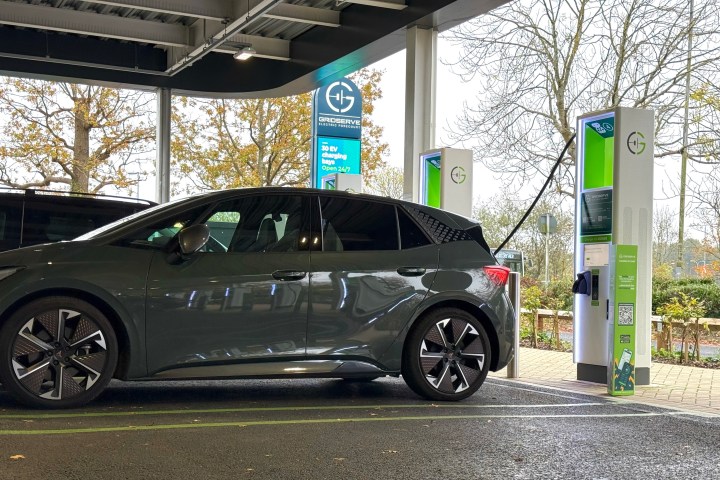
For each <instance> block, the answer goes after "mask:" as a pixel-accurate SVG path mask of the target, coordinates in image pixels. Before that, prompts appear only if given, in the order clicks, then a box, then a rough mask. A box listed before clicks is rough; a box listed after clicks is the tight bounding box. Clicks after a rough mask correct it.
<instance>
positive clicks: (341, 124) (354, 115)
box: [314, 78, 362, 138]
mask: <svg viewBox="0 0 720 480" xmlns="http://www.w3.org/2000/svg"><path fill="white" fill-rule="evenodd" d="M314 120H315V135H317V136H318V137H342V138H360V137H361V134H362V93H361V92H360V89H358V87H357V85H355V84H354V83H353V82H352V81H351V80H348V79H347V78H343V79H342V80H338V81H337V82H333V83H331V84H330V85H326V86H324V87H322V88H321V89H320V90H318V91H317V92H316V93H315V119H314Z"/></svg>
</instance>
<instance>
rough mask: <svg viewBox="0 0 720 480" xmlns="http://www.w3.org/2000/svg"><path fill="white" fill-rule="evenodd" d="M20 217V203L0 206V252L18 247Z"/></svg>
mask: <svg viewBox="0 0 720 480" xmlns="http://www.w3.org/2000/svg"><path fill="white" fill-rule="evenodd" d="M21 217H22V203H21V202H17V203H16V202H10V204H6V205H2V206H0V251H2V250H10V249H12V248H17V247H18V246H20V224H21V221H20V219H21Z"/></svg>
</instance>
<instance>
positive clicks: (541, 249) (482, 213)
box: [473, 193, 574, 280]
mask: <svg viewBox="0 0 720 480" xmlns="http://www.w3.org/2000/svg"><path fill="white" fill-rule="evenodd" d="M529 204H530V202H529V201H528V202H517V199H516V198H512V197H511V196H510V195H509V194H507V193H506V194H504V195H502V196H500V197H496V198H492V199H489V200H487V201H485V202H482V203H480V204H479V205H476V206H475V208H474V209H473V210H474V212H473V217H474V218H476V219H478V221H479V222H480V224H481V225H482V229H483V236H484V237H485V240H486V241H487V242H488V245H490V247H491V248H495V247H497V246H499V245H500V244H501V243H502V242H503V241H504V240H505V238H506V237H507V236H508V235H509V234H510V232H511V231H512V230H513V228H515V225H517V223H518V222H519V221H520V219H521V218H522V216H523V214H524V213H525V210H526V208H527V206H528V205H529ZM545 213H551V214H553V215H554V216H555V217H556V219H557V232H556V233H554V234H551V235H550V236H549V238H547V241H548V251H549V259H550V262H549V266H548V273H549V277H550V278H551V279H557V280H562V279H570V278H572V276H573V270H574V265H573V250H574V245H573V231H574V230H573V229H574V220H573V217H574V216H573V214H572V212H571V211H569V210H568V209H567V208H566V206H565V205H564V204H563V203H562V202H556V201H550V200H548V199H547V198H546V199H544V200H541V202H540V203H538V205H537V206H536V207H535V209H534V210H533V212H532V213H531V214H530V216H529V217H528V219H527V220H526V221H525V223H524V224H523V226H522V227H521V228H520V229H519V230H518V231H517V233H516V234H515V235H514V236H513V238H512V239H511V241H510V242H509V243H508V244H507V245H506V248H513V249H517V250H521V251H522V252H523V254H524V255H525V259H526V266H525V275H526V276H529V277H533V278H536V279H544V277H545V241H546V238H545V235H543V234H541V233H540V231H539V230H538V226H537V225H538V223H537V222H538V217H539V216H540V215H543V214H545Z"/></svg>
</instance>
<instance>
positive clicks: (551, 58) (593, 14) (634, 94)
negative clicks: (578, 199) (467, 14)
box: [450, 0, 719, 196]
mask: <svg viewBox="0 0 720 480" xmlns="http://www.w3.org/2000/svg"><path fill="white" fill-rule="evenodd" d="M717 23H718V5H717V4H716V3H714V2H705V3H704V4H703V5H701V6H700V7H697V8H696V9H695V12H694V15H693V22H692V34H693V61H692V63H691V68H692V73H693V79H694V81H695V82H696V83H697V82H698V81H701V80H702V81H703V82H704V83H709V84H717V81H715V80H716V77H717V60H718V53H719V52H718V50H717V49H716V48H715V44H714V38H713V35H715V31H716V25H717ZM690 27H691V24H690V23H689V9H688V3H687V2H686V1H685V0H654V1H652V2H647V1H645V0H631V1H627V0H605V1H602V2H597V1H595V0H560V1H550V0H542V1H539V2H537V1H529V0H525V1H521V2H511V3H508V4H506V5H504V6H502V7H499V8H496V9H494V10H492V11H490V12H488V13H487V14H485V15H483V16H481V17H478V18H477V19H475V20H471V21H469V22H466V23H464V24H462V25H461V26H459V27H457V28H456V29H454V30H453V31H452V33H451V34H450V40H451V41H453V42H454V43H456V44H458V45H460V47H461V49H462V52H461V53H460V54H459V55H458V59H457V60H455V61H454V62H451V63H452V64H453V65H454V67H455V68H456V70H457V72H458V73H459V74H460V75H462V77H463V78H464V79H465V80H467V81H472V80H475V81H477V82H478V83H479V82H482V85H479V86H478V90H479V91H480V94H479V95H478V98H477V102H476V104H474V105H466V108H465V110H464V112H463V113H462V114H461V116H460V117H459V118H458V121H457V125H456V126H455V127H454V129H453V131H452V132H451V136H452V138H453V139H454V140H457V141H461V142H464V143H468V144H471V145H472V146H473V148H474V149H475V150H476V151H477V154H476V157H477V158H481V159H483V163H485V164H486V165H487V166H488V168H490V170H492V171H493V172H497V173H500V174H501V175H502V178H503V179H504V180H505V181H506V183H507V184H508V185H511V186H520V185H523V184H526V183H527V182H528V181H529V180H531V179H533V178H534V177H535V175H536V174H539V173H540V174H543V175H546V174H547V172H549V170H550V167H551V165H552V164H553V163H554V162H555V156H556V155H557V153H558V152H559V151H560V150H561V148H562V146H563V144H564V143H566V142H567V141H568V140H569V139H570V137H571V135H572V133H573V130H574V125H575V118H576V117H577V116H578V115H579V114H581V113H585V112H590V111H594V110H598V109H603V108H608V107H613V106H617V105H623V106H628V107H640V108H653V109H654V110H655V122H656V125H655V128H656V157H658V158H662V157H667V156H673V157H679V155H680V152H681V150H682V148H683V145H682V141H681V140H682V138H681V135H680V130H681V128H680V127H681V125H680V122H681V119H682V114H681V111H680V110H681V109H682V106H683V103H684V102H683V100H682V99H683V94H684V82H685V71H686V66H687V61H686V60H687V58H686V57H687V52H686V50H687V48H686V47H687V40H688V34H689V32H690ZM706 80H711V81H710V82H706ZM705 147H706V143H705V142H704V140H702V138H701V136H700V135H699V133H698V132H693V136H692V141H691V142H690V143H689V145H688V150H690V152H691V154H690V157H691V158H696V159H699V158H700V156H701V155H702V157H703V158H717V157H718V154H719V151H718V150H717V149H712V150H706V149H705ZM574 158H575V152H574V146H573V147H572V148H571V149H570V150H569V152H568V154H567V155H566V156H565V158H563V160H562V165H561V168H560V169H559V172H558V174H557V175H556V178H555V179H554V181H553V187H554V188H553V191H554V192H555V193H559V194H564V195H567V196H573V195H574V188H573V186H574V178H573V177H574Z"/></svg>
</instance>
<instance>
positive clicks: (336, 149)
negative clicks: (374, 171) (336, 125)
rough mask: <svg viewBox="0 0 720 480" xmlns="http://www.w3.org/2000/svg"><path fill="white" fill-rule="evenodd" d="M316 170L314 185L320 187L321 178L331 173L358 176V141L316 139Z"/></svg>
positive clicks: (328, 138)
mask: <svg viewBox="0 0 720 480" xmlns="http://www.w3.org/2000/svg"><path fill="white" fill-rule="evenodd" d="M316 145H317V152H316V155H315V158H317V168H316V170H315V175H316V178H315V185H316V186H318V187H320V186H321V185H322V177H324V176H325V175H330V174H331V173H352V174H358V175H359V174H360V173H361V172H360V140H355V139H351V138H332V137H318V138H317V142H316Z"/></svg>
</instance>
